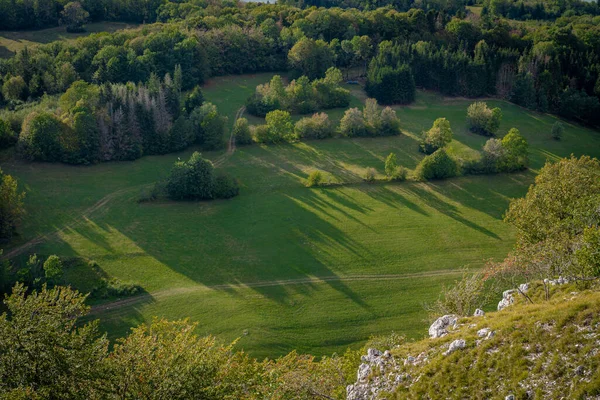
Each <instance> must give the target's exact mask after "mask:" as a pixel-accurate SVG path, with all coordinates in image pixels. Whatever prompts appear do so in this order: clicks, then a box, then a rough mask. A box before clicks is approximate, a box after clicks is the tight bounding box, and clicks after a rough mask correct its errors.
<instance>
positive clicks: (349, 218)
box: [1, 74, 600, 357]
mask: <svg viewBox="0 0 600 400" xmlns="http://www.w3.org/2000/svg"><path fill="white" fill-rule="evenodd" d="M272 75H273V74H256V75H248V76H241V77H222V78H215V79H214V80H212V81H210V82H208V84H207V85H206V87H205V96H206V98H207V100H209V101H212V102H214V103H215V104H217V106H218V107H219V110H220V111H221V112H222V113H224V114H225V115H227V116H228V117H229V118H230V123H231V124H232V123H233V118H234V116H235V114H236V113H237V111H238V110H239V109H240V108H241V107H242V106H243V105H244V101H245V100H246V98H247V97H248V96H249V95H250V94H251V93H252V92H253V91H254V88H255V86H256V84H258V83H264V82H267V81H268V80H269V79H270V77H271V76H272ZM351 89H352V90H353V93H354V94H355V98H354V99H353V105H360V103H361V102H362V101H363V100H364V95H363V94H362V93H361V92H360V91H359V88H357V87H352V88H351ZM470 103H471V101H470V100H466V99H445V98H443V97H441V96H439V95H435V94H431V93H424V92H419V94H418V98H417V101H416V102H415V103H414V104H413V105H411V106H409V107H396V110H397V112H398V115H399V117H400V119H401V121H402V129H403V130H404V132H405V134H404V135H401V136H398V137H391V138H365V139H328V140H323V141H307V142H301V143H296V144H285V145H276V146H259V145H253V146H246V147H238V148H237V149H236V151H235V152H234V153H233V154H230V155H224V154H223V152H209V153H204V155H205V156H206V157H208V158H210V159H213V160H217V159H218V160H220V162H219V168H220V169H223V170H226V171H227V173H229V174H230V175H232V176H234V177H236V178H237V179H238V180H239V181H240V183H241V192H240V195H239V196H238V197H236V198H234V199H231V200H223V201H221V200H219V201H213V202H197V203H194V202H179V203H176V202H168V201H160V202H154V203H138V202H137V200H138V198H139V197H140V193H141V192H142V191H143V190H144V189H145V188H147V187H149V186H151V185H152V184H153V183H154V182H156V181H157V180H160V179H162V178H164V177H166V175H167V174H168V173H169V170H170V168H171V165H172V164H173V162H174V161H175V160H177V159H178V158H182V159H183V158H187V157H189V155H190V154H191V152H192V151H193V150H194V149H189V150H187V151H185V152H182V153H179V154H169V155H165V156H149V157H144V158H142V159H140V160H137V161H134V162H113V163H106V164H100V165H95V166H87V167H84V166H77V167H74V166H66V165H56V164H36V163H33V164H32V163H24V162H21V161H19V160H17V159H16V158H14V157H12V156H11V154H10V153H5V154H3V155H2V156H3V159H4V161H3V162H2V164H1V167H2V169H3V170H4V171H5V172H7V173H10V174H12V175H13V176H15V177H16V178H17V179H18V180H19V182H20V185H21V187H22V188H24V189H25V190H26V191H27V197H26V208H27V213H28V214H27V216H26V218H25V221H24V222H23V226H22V227H21V230H20V231H21V237H20V238H19V239H18V240H17V241H16V242H15V243H14V244H12V245H11V247H9V248H7V249H6V251H10V250H11V249H14V248H15V247H17V246H20V245H23V244H24V243H27V242H29V241H31V240H32V239H36V238H37V239H38V240H36V241H35V242H34V243H33V244H32V246H31V247H30V248H28V251H35V252H37V253H38V254H44V255H49V254H58V255H61V256H66V257H83V258H86V259H89V260H94V261H96V262H97V263H98V264H99V266H100V268H101V270H102V273H103V274H106V275H107V276H109V277H116V278H118V279H120V280H121V281H124V282H133V283H137V284H139V285H141V286H142V287H143V289H144V290H145V291H146V294H145V295H143V296H139V297H136V298H129V299H124V300H122V301H121V302H120V303H116V304H114V303H108V304H99V303H98V301H97V300H96V301H95V302H93V303H94V306H95V308H94V310H93V315H92V317H93V318H100V320H101V326H102V328H103V329H105V330H107V331H108V333H109V336H110V337H111V338H116V337H118V336H120V335H123V334H124V333H125V332H126V331H127V329H129V327H131V326H134V325H136V324H139V323H141V322H144V321H150V320H151V319H152V317H154V316H158V317H165V318H169V319H175V318H186V317H189V318H191V320H193V321H197V322H198V324H199V327H198V331H199V332H200V333H203V334H204V333H212V334H215V335H218V336H219V337H221V338H223V339H225V340H234V339H236V338H239V342H238V346H239V348H243V349H245V350H247V351H248V352H250V353H251V354H252V355H254V356H258V357H264V356H270V357H272V356H277V355H281V354H283V353H286V352H288V351H290V350H293V349H298V350H299V351H303V352H304V351H306V352H311V353H313V354H317V355H321V354H331V353H333V352H341V351H344V350H345V349H346V348H347V347H349V346H350V347H358V346H359V345H360V344H361V343H363V342H364V341H365V340H366V339H368V338H369V336H371V335H376V334H386V333H390V331H395V332H398V333H401V334H404V335H406V336H408V337H411V338H419V337H422V336H424V334H425V333H426V325H427V323H426V321H425V313H424V312H423V309H422V305H423V303H424V302H428V301H432V300H434V299H436V298H437V296H438V293H439V290H440V288H441V286H442V285H444V284H450V283H451V282H453V281H454V280H456V279H457V278H459V277H460V274H461V272H460V270H461V269H462V268H472V269H473V268H480V267H482V266H483V265H484V263H485V262H486V260H488V259H500V258H502V257H503V256H504V255H506V253H507V252H508V251H509V250H510V248H511V246H512V245H513V241H514V234H515V232H514V229H513V228H511V227H510V226H508V225H506V224H504V223H503V222H502V215H503V212H504V210H505V209H506V207H507V205H508V202H509V201H510V199H511V198H515V197H520V196H522V195H524V194H525V192H526V191H527V188H528V186H529V185H530V184H531V183H532V181H533V178H534V176H535V175H534V174H535V171H536V170H538V169H539V168H540V167H541V166H542V165H543V164H544V162H545V160H547V159H556V158H558V157H564V156H568V155H570V154H571V153H573V154H575V155H581V154H589V155H592V156H596V157H599V156H600V134H599V133H598V132H595V131H592V130H589V129H585V128H582V127H579V126H576V125H573V124H569V123H566V122H565V127H566V130H565V134H564V138H563V140H562V141H560V142H559V141H554V140H553V139H552V138H551V136H550V127H551V126H552V124H553V123H554V121H555V118H554V117H551V116H547V115H543V114H537V113H533V112H531V111H527V110H524V109H522V108H520V107H518V106H515V105H512V104H509V103H506V102H502V101H496V100H494V101H489V104H490V105H493V106H499V107H501V108H502V110H503V114H504V118H503V123H502V127H501V133H502V134H503V133H505V132H507V131H508V129H510V128H512V127H517V128H519V129H520V130H521V132H522V133H523V134H524V136H525V137H526V138H527V139H528V141H529V143H530V146H531V161H532V162H531V164H532V169H531V170H530V171H527V172H523V173H518V174H510V175H497V176H469V177H461V178H456V179H451V180H447V181H442V182H429V183H417V182H404V183H378V184H367V183H363V182H362V176H363V174H364V172H365V171H366V169H367V168H369V167H374V168H376V169H377V170H378V172H379V173H380V174H383V164H384V159H385V157H386V156H387V155H388V154H389V153H390V152H395V153H396V154H397V155H398V161H399V163H400V164H402V165H404V166H405V167H407V168H409V169H414V168H415V166H416V165H417V163H418V162H419V160H420V159H421V158H422V155H421V154H420V153H419V152H418V151H417V148H418V141H417V138H418V135H419V134H420V132H421V131H422V130H424V129H428V128H429V127H430V126H431V124H432V123H433V121H434V120H435V119H436V118H438V117H446V118H448V119H449V120H450V122H451V124H452V128H453V130H454V134H455V141H454V142H453V143H451V145H450V151H451V152H453V153H455V154H457V155H460V156H462V157H477V150H479V149H480V148H481V146H482V145H483V143H485V140H486V138H484V137H481V136H477V135H474V134H472V133H470V132H468V130H467V129H466V127H465V114H466V109H467V107H468V105H469V104H470ZM330 115H331V117H332V118H333V119H339V118H341V116H342V115H343V110H332V111H331V112H330ZM295 117H296V118H297V116H295ZM250 121H251V123H260V122H261V121H260V119H257V118H252V119H250ZM314 169H320V170H323V171H326V172H327V174H328V175H329V176H330V178H331V179H332V180H334V181H338V182H344V183H346V184H345V185H342V186H335V187H329V188H317V189H309V188H306V187H304V185H303V180H304V179H305V178H306V177H307V175H308V174H309V173H310V171H312V170H314ZM94 276H96V274H95V273H94V272H93V271H91V269H90V268H89V267H87V266H86V265H85V264H81V265H78V266H76V267H73V268H71V269H67V271H66V278H65V279H66V280H67V281H68V282H71V283H72V284H73V285H74V286H75V287H78V288H80V289H82V290H90V288H91V287H93V279H94V278H93V277H94Z"/></svg>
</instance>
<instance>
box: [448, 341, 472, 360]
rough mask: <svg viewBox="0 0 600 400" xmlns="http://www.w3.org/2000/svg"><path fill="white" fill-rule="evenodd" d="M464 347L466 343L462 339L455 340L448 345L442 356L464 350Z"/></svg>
mask: <svg viewBox="0 0 600 400" xmlns="http://www.w3.org/2000/svg"><path fill="white" fill-rule="evenodd" d="M466 345H467V342H465V340H464V339H456V340H455V341H454V342H452V343H450V347H448V350H447V351H445V352H444V355H445V356H447V355H449V354H452V353H454V352H455V351H456V350H460V349H464V348H465V346H466Z"/></svg>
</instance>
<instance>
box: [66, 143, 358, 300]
mask: <svg viewBox="0 0 600 400" xmlns="http://www.w3.org/2000/svg"><path fill="white" fill-rule="evenodd" d="M264 151H266V150H263V151H259V153H262V152H264ZM259 158H261V160H258V161H257V162H256V163H254V165H253V171H252V172H253V174H257V175H261V176H263V175H264V176H273V174H274V173H275V174H276V175H277V181H276V183H277V184H278V186H282V187H294V188H295V189H293V190H285V191H282V190H281V188H276V189H275V190H270V191H269V194H268V195H267V196H265V195H264V194H263V193H259V192H257V191H256V190H255V189H256V188H254V187H249V188H247V189H246V188H242V194H241V195H240V197H238V198H235V199H232V200H228V201H216V202H200V203H172V204H171V205H169V204H166V205H165V204H143V205H136V206H135V209H134V211H133V214H132V213H131V212H128V211H127V209H131V206H127V207H123V208H124V209H121V207H119V208H117V207H115V208H114V209H111V210H110V211H109V212H108V214H107V215H103V216H101V218H100V219H99V220H98V221H96V220H94V218H93V216H92V217H90V218H91V219H92V220H93V221H94V223H93V224H81V225H78V226H76V227H74V228H73V230H74V231H75V232H76V233H77V234H78V235H80V236H81V237H83V238H86V239H88V240H89V241H91V242H93V243H94V244H97V245H98V247H100V248H102V249H104V250H106V252H108V253H109V255H107V259H108V258H110V253H111V252H114V250H113V249H111V248H110V247H109V245H108V243H109V242H108V241H106V239H104V240H102V238H99V237H98V235H100V236H102V232H101V231H100V229H104V231H105V232H106V234H107V235H110V234H111V232H114V231H117V232H118V234H119V235H121V236H124V237H126V238H127V240H130V241H131V242H132V243H133V245H135V247H139V248H140V249H142V251H143V252H145V253H146V254H147V255H149V256H151V257H153V258H154V259H156V260H157V261H159V262H160V263H161V264H162V265H164V266H167V267H168V268H170V269H172V270H174V271H176V272H178V273H180V274H182V275H185V276H186V277H187V278H190V279H192V280H194V281H196V282H197V283H199V284H202V285H205V286H208V287H210V288H211V289H213V290H218V291H223V292H227V293H229V294H231V295H237V292H238V291H239V288H240V287H243V286H244V284H245V283H253V282H260V281H265V280H267V281H273V280H278V279H281V280H286V279H297V280H300V281H301V282H300V283H295V282H294V283H293V284H282V285H270V286H260V285H258V286H252V285H251V286H249V288H250V289H251V290H253V291H255V292H258V293H260V294H261V295H263V296H264V297H266V298H269V299H270V300H272V301H276V302H279V303H282V302H285V301H286V300H287V299H288V298H290V296H292V295H294V294H297V293H308V292H310V291H311V290H315V283H314V282H313V281H312V280H315V279H316V280H318V279H319V277H327V278H331V277H333V278H334V280H327V281H323V282H320V283H319V284H326V285H328V286H330V287H331V288H332V289H334V290H336V291H338V292H340V293H341V294H343V295H344V296H345V297H347V298H349V299H351V300H352V301H353V302H355V303H356V304H357V305H359V306H360V307H363V308H365V309H368V308H369V306H368V304H367V302H366V301H365V300H364V299H361V298H360V296H359V295H357V294H356V293H354V292H353V291H352V289H350V288H349V287H348V286H347V285H346V284H345V283H344V282H342V281H340V280H336V279H335V278H337V277H338V276H339V275H338V273H337V272H336V271H334V270H332V269H331V268H330V267H329V266H328V265H327V264H326V261H325V260H324V259H323V257H324V256H323V254H319V253H320V250H319V248H328V247H329V246H334V247H335V248H337V249H341V251H343V252H346V253H349V254H352V255H353V257H354V258H364V257H365V255H366V254H368V250H367V249H366V248H365V247H364V246H363V245H362V244H361V243H358V242H356V241H355V240H353V239H351V238H349V237H347V235H346V234H345V233H344V232H342V231H341V230H340V229H339V228H338V227H336V226H335V225H334V224H333V222H336V220H337V222H339V220H340V218H343V219H349V220H353V221H354V222H357V223H361V221H360V220H359V219H357V218H356V217H354V216H353V215H351V214H350V213H349V212H348V211H347V210H346V209H345V207H344V206H342V205H338V204H329V203H328V202H327V201H326V200H324V199H326V197H325V196H322V195H319V194H318V193H316V192H315V191H313V190H310V189H307V188H304V187H302V186H301V184H300V182H299V178H300V177H302V176H305V173H304V172H303V171H302V170H300V169H299V168H297V167H296V166H295V165H294V164H293V163H292V162H281V163H279V162H275V163H274V162H272V161H270V160H271V158H272V157H271V158H268V157H259ZM267 184H268V181H267ZM245 192H247V193H245ZM290 192H291V194H290ZM249 202H251V203H252V210H251V211H250V210H248V211H249V212H244V211H243V207H244V206H248V205H250V204H249ZM165 206H167V207H169V206H170V207H172V208H173V209H174V210H177V212H180V211H183V213H182V214H175V215H174V216H172V217H173V218H169V220H168V221H167V220H165V219H162V218H161V217H160V215H161V214H163V213H164V211H163V209H164V207H165ZM213 212H216V213H221V212H222V213H223V215H222V218H221V217H219V216H215V217H211V214H212V213H213ZM137 213H139V215H135V214H137ZM227 213H231V214H233V215H229V216H227V215H225V214H227ZM205 216H206V217H205ZM132 218H133V219H135V220H136V221H138V222H140V225H141V226H143V227H146V229H143V228H142V229H131V227H130V226H129V224H130V223H131V221H132ZM190 218H192V219H194V220H195V221H198V222H199V223H203V224H205V225H203V226H202V227H201V228H200V232H198V227H197V226H184V224H186V223H187V222H188V220H189V219H190ZM177 224H180V225H181V235H180V234H179V233H180V232H179V229H174V228H176V226H177ZM153 225H154V226H164V227H165V228H166V229H156V228H155V229H150V230H148V229H147V228H148V226H153ZM169 225H170V226H169ZM198 233H200V235H198ZM215 237H218V238H221V239H220V240H215ZM113 240H114V239H113ZM123 240H124V239H123ZM112 242H113V241H112V240H111V243H112ZM167 243H169V247H165V245H166V244H167ZM192 249H198V250H197V251H198V257H196V258H195V260H194V259H191V260H190V259H189V253H190V251H192V252H193V250H192ZM178 250H180V251H181V252H182V253H187V254H186V256H187V259H186V260H182V258H181V257H182V254H178ZM290 254H292V255H293V256H292V257H290ZM121 255H123V256H124V254H123V253H121ZM115 257H118V256H115ZM245 257H246V259H244V258H245ZM196 262H197V263H198V264H196V265H194V264H195V263H196ZM225 266H226V267H225ZM304 280H306V281H304Z"/></svg>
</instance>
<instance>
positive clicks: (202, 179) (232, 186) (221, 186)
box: [165, 152, 239, 200]
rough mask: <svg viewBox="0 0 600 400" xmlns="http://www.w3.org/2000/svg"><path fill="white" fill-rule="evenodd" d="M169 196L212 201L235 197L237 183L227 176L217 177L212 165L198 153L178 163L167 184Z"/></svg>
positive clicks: (179, 198) (237, 191)
mask: <svg viewBox="0 0 600 400" xmlns="http://www.w3.org/2000/svg"><path fill="white" fill-rule="evenodd" d="M165 189H166V192H167V195H168V196H169V197H170V198H171V199H173V200H212V199H226V198H231V197H235V196H237V195H238V194H239V186H238V184H237V182H236V181H235V180H234V179H232V178H230V177H227V176H221V175H215V173H214V167H213V165H212V163H211V162H210V161H208V160H206V159H204V158H202V155H201V154H200V153H198V152H194V154H192V156H191V157H190V159H189V160H188V161H178V162H176V163H175V165H174V166H173V169H172V170H171V173H170V175H169V177H168V178H167V182H166V188H165Z"/></svg>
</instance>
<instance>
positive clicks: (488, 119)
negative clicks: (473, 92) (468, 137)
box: [467, 101, 502, 136]
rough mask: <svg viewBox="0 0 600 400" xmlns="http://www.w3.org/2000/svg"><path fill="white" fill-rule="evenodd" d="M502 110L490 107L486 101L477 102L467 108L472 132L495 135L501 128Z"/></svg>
mask: <svg viewBox="0 0 600 400" xmlns="http://www.w3.org/2000/svg"><path fill="white" fill-rule="evenodd" d="M501 121H502V110H500V108H497V107H496V108H494V109H490V108H489V107H488V106H487V104H486V103H484V102H480V101H478V102H475V103H473V104H471V105H470V106H469V108H468V109H467V123H468V125H469V129H470V130H471V131H472V132H475V133H479V134H480V135H484V136H494V135H495V134H496V133H497V132H498V129H499V128H500V122H501Z"/></svg>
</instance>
